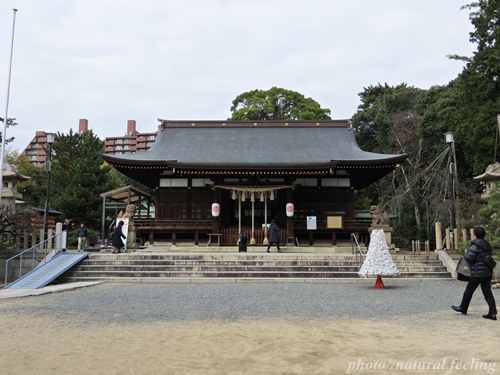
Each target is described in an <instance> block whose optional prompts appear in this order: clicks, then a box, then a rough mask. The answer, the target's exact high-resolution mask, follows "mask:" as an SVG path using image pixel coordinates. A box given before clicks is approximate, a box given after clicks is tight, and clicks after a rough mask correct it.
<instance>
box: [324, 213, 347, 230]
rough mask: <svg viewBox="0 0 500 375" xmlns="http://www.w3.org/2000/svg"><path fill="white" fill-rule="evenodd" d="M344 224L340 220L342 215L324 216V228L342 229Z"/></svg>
mask: <svg viewBox="0 0 500 375" xmlns="http://www.w3.org/2000/svg"><path fill="white" fill-rule="evenodd" d="M343 227H344V224H343V222H342V216H327V217H326V228H327V229H342V228H343Z"/></svg>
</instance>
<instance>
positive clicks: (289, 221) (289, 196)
mask: <svg viewBox="0 0 500 375" xmlns="http://www.w3.org/2000/svg"><path fill="white" fill-rule="evenodd" d="M286 201H287V202H289V203H293V191H292V189H287V190H286ZM283 208H284V209H285V207H283ZM286 236H287V237H293V238H295V235H294V231H293V217H288V216H287V217H286Z"/></svg>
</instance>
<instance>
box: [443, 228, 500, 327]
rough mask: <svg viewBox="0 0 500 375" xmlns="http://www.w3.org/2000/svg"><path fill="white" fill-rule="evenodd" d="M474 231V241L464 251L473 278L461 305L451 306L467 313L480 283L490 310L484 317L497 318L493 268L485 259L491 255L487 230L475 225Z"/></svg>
mask: <svg viewBox="0 0 500 375" xmlns="http://www.w3.org/2000/svg"><path fill="white" fill-rule="evenodd" d="M473 233H474V241H472V242H471V244H470V246H469V248H468V249H466V250H465V253H464V259H465V260H466V261H467V262H468V263H469V264H470V275H471V278H470V280H469V283H468V284H467V287H466V288H465V292H464V295H463V297H462V303H461V304H460V306H451V308H452V309H453V310H455V311H457V312H461V313H462V314H464V315H466V314H467V309H468V308H469V304H470V300H471V299H472V295H473V294H474V291H475V290H476V288H477V287H478V285H481V290H482V292H483V296H484V299H485V300H486V302H487V303H488V306H489V312H488V314H486V315H483V318H485V319H491V320H497V306H496V303H495V297H493V293H492V292H491V277H492V276H493V270H492V269H491V268H489V267H488V266H487V265H486V264H485V263H484V260H483V256H485V255H490V256H491V254H492V250H491V246H490V244H489V242H488V241H486V240H485V239H484V236H485V235H486V232H485V230H484V228H483V227H475V228H474V232H473Z"/></svg>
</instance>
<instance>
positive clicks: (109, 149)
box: [103, 120, 158, 155]
mask: <svg viewBox="0 0 500 375" xmlns="http://www.w3.org/2000/svg"><path fill="white" fill-rule="evenodd" d="M157 134H158V131H156V132H154V133H139V132H138V131H137V129H136V122H135V120H128V122H127V133H126V134H125V135H124V136H121V137H106V139H105V141H104V150H103V153H104V154H108V155H125V154H135V153H139V152H144V151H146V150H149V149H150V148H151V146H152V145H153V143H154V142H155V140H156V136H157Z"/></svg>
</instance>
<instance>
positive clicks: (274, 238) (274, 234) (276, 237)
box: [267, 219, 281, 253]
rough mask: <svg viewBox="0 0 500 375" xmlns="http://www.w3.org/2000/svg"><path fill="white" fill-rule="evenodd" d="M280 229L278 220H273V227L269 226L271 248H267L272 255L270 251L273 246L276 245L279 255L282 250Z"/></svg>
mask: <svg viewBox="0 0 500 375" xmlns="http://www.w3.org/2000/svg"><path fill="white" fill-rule="evenodd" d="M279 231H280V228H278V224H276V220H275V219H272V220H271V225H269V246H268V247H267V252H268V253H270V251H269V249H270V248H271V246H272V244H273V243H275V244H276V247H277V248H278V253H281V250H280V234H279Z"/></svg>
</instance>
